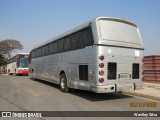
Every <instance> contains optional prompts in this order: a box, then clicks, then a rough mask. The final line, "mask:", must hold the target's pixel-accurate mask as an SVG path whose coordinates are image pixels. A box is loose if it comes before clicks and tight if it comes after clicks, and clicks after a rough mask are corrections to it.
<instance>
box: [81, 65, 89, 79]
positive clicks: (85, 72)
mask: <svg viewBox="0 0 160 120" xmlns="http://www.w3.org/2000/svg"><path fill="white" fill-rule="evenodd" d="M79 79H80V80H86V81H88V65H79Z"/></svg>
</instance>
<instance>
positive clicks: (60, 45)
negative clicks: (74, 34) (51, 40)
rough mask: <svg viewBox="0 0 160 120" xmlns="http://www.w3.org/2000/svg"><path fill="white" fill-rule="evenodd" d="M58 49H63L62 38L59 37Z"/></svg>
mask: <svg viewBox="0 0 160 120" xmlns="http://www.w3.org/2000/svg"><path fill="white" fill-rule="evenodd" d="M58 43H59V44H58V46H59V47H58V51H59V52H61V51H63V47H64V39H60V40H59V41H58Z"/></svg>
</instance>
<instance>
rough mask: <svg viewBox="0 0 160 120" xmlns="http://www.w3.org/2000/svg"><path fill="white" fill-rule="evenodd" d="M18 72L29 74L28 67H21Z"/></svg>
mask: <svg viewBox="0 0 160 120" xmlns="http://www.w3.org/2000/svg"><path fill="white" fill-rule="evenodd" d="M18 74H19V75H20V74H22V75H28V69H19V70H18Z"/></svg>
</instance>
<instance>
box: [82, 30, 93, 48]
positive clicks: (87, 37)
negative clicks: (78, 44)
mask: <svg viewBox="0 0 160 120" xmlns="http://www.w3.org/2000/svg"><path fill="white" fill-rule="evenodd" d="M82 38H83V45H84V46H85V47H86V46H91V45H93V36H92V31H91V29H90V28H87V29H84V30H83V31H82Z"/></svg>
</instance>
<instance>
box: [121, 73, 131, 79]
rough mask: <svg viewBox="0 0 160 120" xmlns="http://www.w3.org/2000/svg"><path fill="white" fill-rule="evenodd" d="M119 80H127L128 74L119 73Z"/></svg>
mask: <svg viewBox="0 0 160 120" xmlns="http://www.w3.org/2000/svg"><path fill="white" fill-rule="evenodd" d="M120 79H129V73H120Z"/></svg>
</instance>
